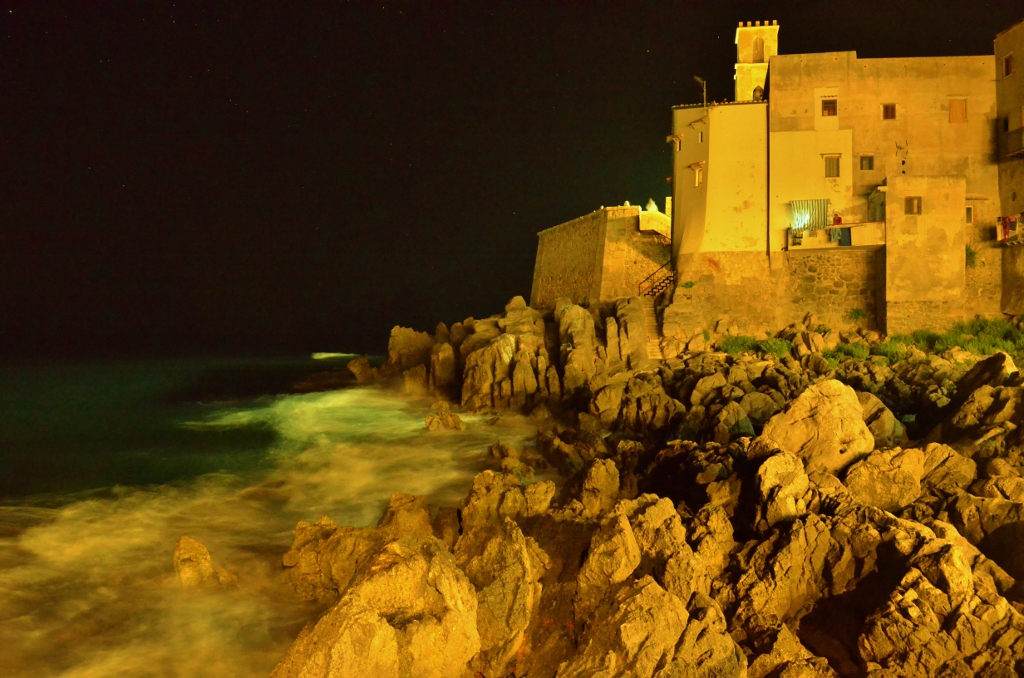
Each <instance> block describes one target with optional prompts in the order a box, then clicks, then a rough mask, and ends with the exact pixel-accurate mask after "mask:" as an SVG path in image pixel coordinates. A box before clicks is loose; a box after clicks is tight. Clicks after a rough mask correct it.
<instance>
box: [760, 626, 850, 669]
mask: <svg viewBox="0 0 1024 678" xmlns="http://www.w3.org/2000/svg"><path fill="white" fill-rule="evenodd" d="M838 675H839V674H837V673H836V672H835V671H833V670H832V669H831V668H830V667H829V665H828V661H827V660H826V659H824V658H822V657H815V656H814V655H813V654H811V652H810V651H809V650H808V649H807V648H806V647H804V646H803V644H802V643H801V642H800V639H799V638H797V637H796V635H795V634H794V633H793V632H792V631H790V630H789V627H788V626H786V625H785V624H782V625H781V626H780V627H779V631H778V634H777V635H776V636H775V639H774V640H773V641H772V642H771V645H769V646H768V651H767V652H764V653H763V654H761V655H759V656H758V657H757V658H756V659H754V661H752V662H751V663H750V669H749V670H748V671H747V678H770V677H772V676H779V677H781V676H786V677H787V678H798V677H799V678H832V677H833V676H838Z"/></svg>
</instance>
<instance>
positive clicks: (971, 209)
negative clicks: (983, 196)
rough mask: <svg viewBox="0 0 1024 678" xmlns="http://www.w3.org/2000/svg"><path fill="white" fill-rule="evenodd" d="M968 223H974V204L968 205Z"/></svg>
mask: <svg viewBox="0 0 1024 678" xmlns="http://www.w3.org/2000/svg"><path fill="white" fill-rule="evenodd" d="M967 223H968V224H973V223H974V206H973V205H968V206H967Z"/></svg>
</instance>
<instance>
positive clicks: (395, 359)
mask: <svg viewBox="0 0 1024 678" xmlns="http://www.w3.org/2000/svg"><path fill="white" fill-rule="evenodd" d="M433 346H434V338H433V337H432V336H430V335H429V334H427V333H426V332H417V331H416V330H413V329H411V328H408V327H399V326H397V325H396V326H395V327H394V328H392V330H391V337H390V338H389V339H388V362H387V364H388V367H390V368H392V369H394V370H396V371H398V372H404V371H405V370H408V369H411V368H413V367H415V366H417V365H425V364H427V363H428V362H429V361H430V349H431V348H433Z"/></svg>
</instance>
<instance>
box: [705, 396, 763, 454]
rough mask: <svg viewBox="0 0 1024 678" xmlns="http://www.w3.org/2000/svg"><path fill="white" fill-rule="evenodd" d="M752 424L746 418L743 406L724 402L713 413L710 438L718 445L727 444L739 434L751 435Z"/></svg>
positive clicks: (752, 432)
mask: <svg viewBox="0 0 1024 678" xmlns="http://www.w3.org/2000/svg"><path fill="white" fill-rule="evenodd" d="M753 435H754V426H753V424H751V423H750V419H748V418H747V413H746V411H745V410H744V409H743V406H742V405H740V404H739V403H737V402H735V401H732V402H728V403H726V404H725V407H723V408H722V409H721V410H719V411H718V414H716V415H715V420H714V428H713V430H712V433H711V439H712V440H714V441H715V442H716V443H719V444H720V445H728V444H729V441H730V440H732V439H733V438H736V437H739V436H753Z"/></svg>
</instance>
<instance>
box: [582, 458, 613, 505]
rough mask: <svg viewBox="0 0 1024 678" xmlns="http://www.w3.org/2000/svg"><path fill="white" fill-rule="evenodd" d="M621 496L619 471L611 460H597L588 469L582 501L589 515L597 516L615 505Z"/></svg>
mask: <svg viewBox="0 0 1024 678" xmlns="http://www.w3.org/2000/svg"><path fill="white" fill-rule="evenodd" d="M618 494H619V469H618V468H616V467H615V462H613V461H611V460H610V459H595V460H594V461H593V463H592V464H591V465H590V468H589V469H587V477H586V478H585V479H584V481H583V491H582V492H581V493H580V501H581V502H583V508H584V509H585V510H586V512H587V514H588V515H591V516H596V515H598V514H600V513H604V512H605V511H607V510H608V509H610V508H611V507H612V506H614V505H615V500H616V498H617V497H618Z"/></svg>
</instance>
